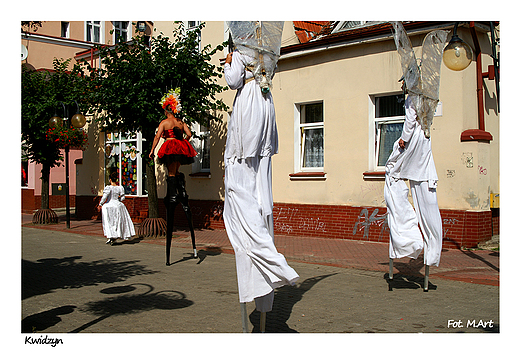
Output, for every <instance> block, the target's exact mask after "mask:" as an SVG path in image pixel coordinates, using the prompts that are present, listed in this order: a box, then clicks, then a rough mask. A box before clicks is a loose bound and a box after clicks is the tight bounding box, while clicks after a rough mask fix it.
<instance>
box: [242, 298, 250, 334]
mask: <svg viewBox="0 0 520 353" xmlns="http://www.w3.org/2000/svg"><path fill="white" fill-rule="evenodd" d="M240 312H241V314H242V332H243V333H249V328H248V324H247V306H246V303H240Z"/></svg>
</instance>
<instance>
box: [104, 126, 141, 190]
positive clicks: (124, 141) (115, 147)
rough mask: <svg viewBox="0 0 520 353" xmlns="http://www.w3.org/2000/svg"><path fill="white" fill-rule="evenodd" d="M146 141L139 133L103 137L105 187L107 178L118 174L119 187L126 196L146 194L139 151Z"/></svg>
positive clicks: (107, 182)
mask: <svg viewBox="0 0 520 353" xmlns="http://www.w3.org/2000/svg"><path fill="white" fill-rule="evenodd" d="M144 143H146V140H143V139H142V138H141V133H132V134H130V133H118V132H108V133H106V136H105V185H108V184H110V181H109V179H108V178H109V176H110V174H111V173H113V172H118V173H119V185H121V186H123V188H124V189H125V194H126V195H137V196H142V195H146V194H147V190H146V173H145V171H144V170H143V169H144V166H143V165H142V161H141V156H140V151H142V148H143V144H144Z"/></svg>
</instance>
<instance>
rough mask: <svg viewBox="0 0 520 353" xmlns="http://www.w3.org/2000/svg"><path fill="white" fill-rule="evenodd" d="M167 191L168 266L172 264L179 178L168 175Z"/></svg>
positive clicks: (165, 200)
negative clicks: (171, 249) (174, 219)
mask: <svg viewBox="0 0 520 353" xmlns="http://www.w3.org/2000/svg"><path fill="white" fill-rule="evenodd" d="M166 184H167V192H166V197H165V198H164V205H165V206H166V266H169V265H170V248H171V244H172V236H173V234H172V233H173V217H174V214H175V208H176V207H177V204H178V201H177V179H176V178H175V177H171V176H170V177H168V178H167V179H166Z"/></svg>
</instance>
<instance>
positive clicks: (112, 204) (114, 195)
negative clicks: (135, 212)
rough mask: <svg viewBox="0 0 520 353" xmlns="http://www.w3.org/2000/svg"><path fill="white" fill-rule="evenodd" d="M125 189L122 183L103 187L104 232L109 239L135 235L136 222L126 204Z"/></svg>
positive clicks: (102, 214) (102, 212)
mask: <svg viewBox="0 0 520 353" xmlns="http://www.w3.org/2000/svg"><path fill="white" fill-rule="evenodd" d="M124 199H125V189H124V188H123V187H122V186H120V185H116V186H114V185H107V186H105V189H103V197H102V198H101V201H100V202H99V204H100V205H102V208H101V217H102V223H103V233H104V234H105V237H107V238H109V239H117V238H121V239H129V238H131V237H133V236H134V235H135V229H134V224H133V222H132V219H131V218H130V214H129V213H128V210H127V209H126V207H125V205H124V204H123V203H122V202H121V201H123V200H124Z"/></svg>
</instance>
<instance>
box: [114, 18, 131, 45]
mask: <svg viewBox="0 0 520 353" xmlns="http://www.w3.org/2000/svg"><path fill="white" fill-rule="evenodd" d="M113 24H114V43H116V44H117V43H120V42H126V41H127V40H128V24H129V21H113Z"/></svg>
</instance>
